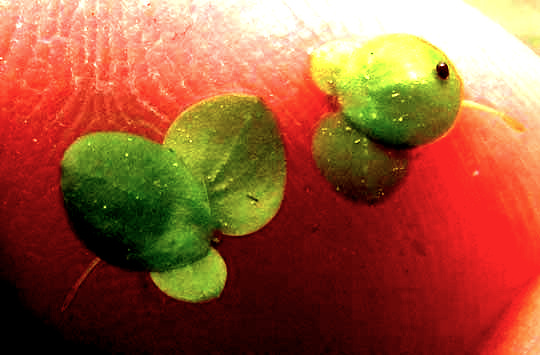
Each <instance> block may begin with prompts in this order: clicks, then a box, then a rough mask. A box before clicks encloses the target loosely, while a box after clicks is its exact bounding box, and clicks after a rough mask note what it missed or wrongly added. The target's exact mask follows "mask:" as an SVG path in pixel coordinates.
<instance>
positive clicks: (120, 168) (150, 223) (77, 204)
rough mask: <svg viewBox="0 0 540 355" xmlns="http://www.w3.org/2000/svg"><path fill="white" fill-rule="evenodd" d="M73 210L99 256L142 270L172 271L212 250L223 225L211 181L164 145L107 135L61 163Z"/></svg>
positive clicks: (73, 149) (82, 143)
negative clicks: (216, 215)
mask: <svg viewBox="0 0 540 355" xmlns="http://www.w3.org/2000/svg"><path fill="white" fill-rule="evenodd" d="M61 168H62V178H61V187H62V193H63V196H64V202H65V206H66V209H67V212H68V214H69V216H70V218H71V222H72V224H73V227H74V229H75V230H76V231H77V232H78V235H79V236H80V237H81V239H82V240H83V241H84V242H85V243H86V244H87V246H88V247H89V248H90V249H91V250H93V251H94V252H95V253H96V254H97V255H98V256H99V257H101V258H103V259H105V260H106V261H108V262H110V263H112V264H116V265H119V266H122V267H126V268H129V269H136V270H139V269H140V270H149V271H155V270H168V269H171V268H173V267H178V266H179V265H186V264H190V263H192V262H194V261H196V260H199V259H200V258H202V257H204V256H206V255H207V253H208V250H209V248H210V238H211V236H212V232H213V230H214V229H215V224H214V222H213V220H212V218H211V215H210V205H209V202H208V196H207V193H206V188H205V186H204V184H203V183H202V182H201V181H199V180H198V179H197V178H195V177H194V176H193V175H192V174H191V172H190V171H189V169H188V168H187V167H186V166H185V165H184V164H183V163H182V161H180V160H178V157H177V156H176V154H175V153H174V152H173V151H171V150H170V149H168V148H166V147H163V146H162V145H160V144H158V143H155V142H152V141H150V140H148V139H145V138H143V137H140V136H136V135H132V134H127V133H120V132H99V133H93V134H89V135H86V136H83V137H80V138H79V139H77V140H76V141H75V142H74V143H73V144H72V145H71V146H70V147H69V148H68V149H67V151H66V152H65V154H64V158H63V160H62V162H61Z"/></svg>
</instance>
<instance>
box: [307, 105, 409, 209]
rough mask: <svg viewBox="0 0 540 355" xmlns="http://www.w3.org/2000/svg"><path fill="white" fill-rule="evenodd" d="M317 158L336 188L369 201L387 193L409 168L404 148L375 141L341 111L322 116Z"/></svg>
mask: <svg viewBox="0 0 540 355" xmlns="http://www.w3.org/2000/svg"><path fill="white" fill-rule="evenodd" d="M313 158H314V159H315V162H316V163H317V166H318V167H319V169H320V170H321V172H322V173H323V175H324V177H326V179H327V180H328V181H329V182H330V183H331V184H332V185H334V186H335V188H336V190H338V191H339V192H341V193H343V194H344V195H346V196H348V197H350V198H353V199H358V198H360V199H362V200H364V201H366V202H369V203H373V202H376V201H377V200H379V199H380V198H381V197H383V196H384V195H385V194H387V193H388V192H389V191H390V190H391V189H392V187H394V186H395V185H396V184H397V183H399V181H401V179H402V178H403V177H404V176H405V174H406V171H407V159H406V157H405V153H404V152H400V151H394V150H391V149H388V148H385V147H383V146H381V145H379V144H377V143H375V142H373V141H371V140H370V139H368V138H367V137H366V136H365V135H363V134H362V133H360V132H358V131H357V130H355V129H354V128H352V127H350V126H349V125H348V124H347V123H346V121H345V119H344V116H343V115H342V114H340V113H335V114H332V115H330V116H328V117H325V118H323V119H322V120H321V122H320V124H319V127H318V129H317V131H316V133H315V136H314V139H313Z"/></svg>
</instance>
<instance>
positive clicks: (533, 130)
mask: <svg viewBox="0 0 540 355" xmlns="http://www.w3.org/2000/svg"><path fill="white" fill-rule="evenodd" d="M35 3H37V2H36V1H33V0H19V1H17V0H12V1H9V0H8V1H7V2H6V1H4V2H1V3H0V18H2V21H1V23H0V57H1V58H0V138H1V139H0V222H1V223H0V237H1V239H0V241H1V243H2V244H1V246H2V248H1V254H0V263H1V265H0V266H1V268H0V270H1V273H2V277H3V279H5V280H7V281H9V282H11V283H16V287H17V289H18V291H19V295H20V298H21V302H23V303H24V304H26V305H28V306H29V307H30V308H31V309H32V310H33V311H34V312H35V313H36V314H37V315H38V316H39V317H40V319H43V320H44V321H45V322H47V323H52V324H53V325H54V326H56V327H58V329H60V331H61V332H62V334H63V335H64V336H65V337H66V339H70V340H74V341H76V342H82V343H94V344H96V345H97V346H98V347H99V348H101V349H103V350H107V351H123V352H144V351H146V352H153V353H169V352H174V351H178V352H181V351H186V352H193V351H201V352H210V351H217V352H220V351H223V352H227V353H231V352H246V351H255V352H262V351H267V352H270V353H273V352H286V353H322V352H329V353H338V352H344V353H362V352H368V351H372V352H376V353H392V354H393V353H399V352H400V351H401V352H407V351H408V352H410V353H417V354H419V353H438V354H455V353H463V352H468V351H473V350H474V349H476V347H477V346H478V344H479V342H480V341H481V340H482V339H483V337H484V335H485V334H489V333H488V331H489V329H490V328H491V327H492V326H493V325H494V324H496V322H497V320H498V318H499V316H500V314H501V312H502V311H503V310H504V309H505V307H506V306H507V305H508V304H509V303H510V302H511V301H512V300H513V299H514V297H515V296H516V295H517V294H518V293H519V290H520V289H522V288H523V287H525V285H526V284H527V282H528V281H529V280H530V279H531V278H533V277H535V276H536V275H538V271H539V270H540V243H538V242H537V240H538V232H539V230H540V215H539V214H538V212H537V211H538V210H539V208H538V207H540V206H539V204H540V185H539V182H538V178H537V176H538V174H539V173H540V158H539V157H540V155H539V153H540V152H539V150H540V149H539V148H538V147H539V145H538V142H540V133H539V132H540V130H538V128H540V127H539V122H540V121H539V120H538V119H536V115H535V113H537V112H538V110H539V109H540V107H539V106H540V100H538V97H539V94H540V92H539V91H538V90H539V89H538V88H540V69H539V68H540V59H539V58H538V57H537V56H535V55H534V54H533V53H532V51H530V50H529V49H527V48H526V47H525V46H524V45H522V44H521V43H520V42H518V41H517V40H516V39H514V38H513V37H512V36H510V35H509V34H507V33H506V32H504V31H503V30H502V29H501V28H499V27H498V26H496V25H494V24H493V23H491V22H490V21H488V20H486V19H485V18H484V17H482V16H481V15H480V14H479V13H477V12H476V11H474V10H472V9H471V8H469V7H467V6H465V5H462V4H460V3H453V2H446V3H444V6H445V7H444V8H440V7H437V6H432V5H431V4H429V6H428V5H426V4H425V3H422V2H414V1H412V2H406V3H407V5H406V7H405V5H403V4H395V3H392V5H391V6H390V5H388V4H383V5H369V6H367V5H366V7H360V6H361V5H358V8H356V9H354V8H352V7H351V4H352V2H344V3H343V4H342V3H339V2H337V1H336V2H332V5H331V6H330V5H328V4H322V3H319V2H317V1H314V2H309V5H307V4H306V3H307V2H306V3H303V2H302V3H300V2H293V1H288V2H287V1H286V2H285V3H277V2H274V1H259V2H248V1H233V0H230V1H229V0H224V1H222V2H211V1H193V2H191V3H190V4H184V3H183V2H182V1H161V2H154V1H147V2H144V1H143V2H141V1H128V0H126V1H112V0H111V1H99V4H100V5H99V6H97V5H96V4H97V3H98V2H97V1H92V0H90V1H86V2H85V3H81V4H79V3H78V2H76V1H64V2H62V4H61V3H60V2H59V1H54V0H51V1H49V2H44V3H47V5H39V4H35ZM370 6H378V8H372V7H370ZM389 9H392V11H388V10H389ZM389 12H390V13H389ZM456 19H458V20H459V24H457V23H456ZM458 27H459V28H458ZM389 32H407V33H412V34H415V35H419V36H421V37H424V38H426V39H427V40H429V41H430V42H432V43H434V44H435V45H437V46H439V47H440V48H441V49H442V50H444V51H445V52H446V53H447V54H448V56H449V57H450V58H452V59H453V61H454V64H455V65H456V66H457V68H458V69H459V70H460V73H461V76H462V77H463V79H464V84H465V93H466V96H467V97H469V98H472V99H475V100H477V101H480V102H483V103H488V104H490V105H492V106H495V107H497V108H498V109H500V110H504V111H505V112H507V113H509V114H511V115H513V116H514V117H516V118H518V119H519V120H520V121H522V122H523V123H524V124H525V125H526V127H527V131H526V132H525V133H523V134H520V133H517V132H515V131H512V130H510V129H509V128H508V127H507V126H505V125H504V124H502V123H500V122H499V121H498V120H497V119H495V118H493V117H492V116H490V115H488V114H484V113H478V112H473V111H471V110H469V109H463V110H462V112H461V113H460V116H459V118H458V122H457V123H456V125H455V128H454V129H453V130H452V131H451V132H450V133H449V134H448V135H447V136H446V137H445V138H444V139H441V140H440V141H437V142H435V143H433V144H431V145H428V146H425V147H421V148H419V149H417V150H415V151H414V152H413V153H412V154H413V155H414V159H413V161H412V162H411V164H410V173H409V176H407V178H406V179H405V181H404V182H403V184H402V185H401V186H400V187H399V189H398V190H397V191H396V192H395V193H394V194H392V195H390V196H388V198H386V199H385V200H384V201H383V202H382V203H380V204H378V205H376V206H366V205H364V204H362V203H354V202H352V201H349V200H346V199H344V198H343V197H342V196H340V195H339V194H337V193H336V192H335V191H333V190H332V188H331V187H330V185H329V184H328V183H327V182H326V181H325V180H324V178H323V177H322V176H321V175H320V174H319V172H318V171H317V169H316V167H315V164H314V163H313V160H312V159H311V139H312V135H313V130H314V127H315V126H316V124H317V122H318V120H319V118H320V117H321V115H323V114H324V113H326V112H328V111H329V110H330V109H331V104H330V103H329V100H328V98H327V97H325V95H324V94H323V93H321V92H320V91H319V90H318V89H317V88H316V86H315V85H314V84H313V82H312V81H311V79H310V76H309V56H308V53H309V51H310V50H311V49H313V48H316V47H317V46H319V45H320V44H322V43H324V42H326V41H328V40H332V39H335V38H341V37H347V36H351V35H358V36H360V37H361V38H363V39H367V38H369V37H372V36H375V35H378V34H382V33H389ZM228 92H244V93H249V94H254V95H257V96H260V97H262V98H263V99H264V100H265V101H266V103H267V104H268V105H269V107H270V108H271V109H272V110H273V111H274V112H275V114H276V117H277V119H278V122H279V126H280V129H281V131H282V134H283V139H284V143H285V147H286V152H287V162H288V166H287V168H288V170H287V174H288V180H287V186H286V191H285V198H284V201H283V204H282V208H281V210H280V212H279V213H278V215H277V216H276V217H275V218H274V220H272V221H271V223H270V224H268V225H267V226H266V227H265V228H264V229H262V230H260V231H259V232H257V233H254V234H253V235H251V236H249V237H245V238H227V239H225V240H224V242H223V243H222V244H221V245H220V246H219V247H218V249H219V251H220V253H221V254H222V255H223V256H224V258H225V260H226V262H227V265H228V270H229V279H228V281H227V285H226V288H225V291H224V293H223V295H222V297H221V298H220V299H218V300H216V301H212V302H209V303H206V304H188V303H183V302H178V301H174V300H172V299H170V298H168V297H167V296H165V295H164V294H162V293H161V292H160V291H159V290H157V289H156V288H155V287H154V286H153V284H152V282H151V280H150V278H149V276H148V275H147V274H145V273H134V272H128V271H125V270H121V269H118V268H116V267H113V266H110V265H107V264H101V265H99V266H98V267H97V269H96V270H94V272H93V273H92V274H91V275H90V276H89V278H88V279H87V280H86V281H85V283H84V284H83V285H82V287H81V289H80V290H79V293H78V295H77V296H76V298H75V299H74V301H73V303H72V304H71V306H70V307H69V308H68V310H67V311H66V312H65V313H64V314H62V313H60V307H61V305H62V302H63V300H64V298H65V296H66V294H67V292H68V291H69V289H70V287H71V286H72V285H73V284H74V283H75V281H76V279H77V278H78V276H79V275H80V274H81V273H82V272H83V270H84V269H85V268H86V267H87V265H88V264H89V262H90V261H91V260H92V259H93V257H94V256H93V255H92V254H91V252H89V251H88V250H87V249H86V248H85V247H84V246H83V245H82V244H81V243H80V241H79V240H78V239H77V237H76V235H75V234H74V233H73V232H72V230H71V229H70V226H69V221H68V219H67V217H66V214H65V211H64V208H63V205H62V199H61V193H60V190H59V181H60V171H59V162H60V160H61V158H62V154H63V152H64V151H65V149H66V148H67V147H68V146H69V145H70V144H71V143H72V142H73V141H74V140H75V139H76V138H77V137H79V136H81V135H83V134H85V133H88V132H92V131H100V130H108V131H112V130H118V131H125V132H131V133H136V134H140V135H143V136H145V137H148V138H150V139H153V140H155V141H159V142H160V141H162V139H163V137H164V134H165V133H166V131H167V129H168V127H169V126H170V124H171V123H172V122H173V120H174V119H175V117H176V116H177V115H178V114H179V113H180V112H182V111H183V110H184V109H185V108H187V107H188V106H190V105H192V104H194V103H196V102H198V101H199V100H201V99H203V98H207V97H210V96H213V95H216V94H221V93H228ZM510 323H511V322H510ZM510 323H509V324H510Z"/></svg>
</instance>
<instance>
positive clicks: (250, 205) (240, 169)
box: [164, 94, 286, 235]
mask: <svg viewBox="0 0 540 355" xmlns="http://www.w3.org/2000/svg"><path fill="white" fill-rule="evenodd" d="M164 145H165V146H167V147H170V148H172V149H173V150H175V151H176V153H177V154H178V157H179V158H180V159H181V160H182V161H184V162H185V163H186V165H187V166H188V168H189V169H190V171H192V172H193V174H195V175H196V176H198V177H199V178H201V179H202V180H203V181H204V182H205V184H206V186H207V190H208V197H209V201H210V207H211V210H212V215H213V217H214V218H215V219H216V220H217V221H218V222H219V223H220V229H221V231H222V232H223V233H224V234H228V235H245V234H249V233H252V232H255V231H257V230H258V229H260V228H262V227H263V226H264V225H265V224H267V223H268V222H269V221H270V220H271V219H272V217H274V215H275V214H276V213H277V211H278V209H279V206H280V205H281V201H282V199H283V193H284V188H285V175H286V169H285V153H284V148H283V143H282V141H281V137H280V133H279V130H278V127H277V124H276V120H275V118H274V116H273V114H272V113H271V112H270V110H269V109H268V108H267V107H266V106H265V104H264V103H263V102H262V101H261V100H260V99H259V98H257V97H255V96H249V95H241V94H232V95H223V96H216V97H213V98H210V99H207V100H204V101H201V102H200V103H197V104H195V105H193V106H191V107H189V108H188V109H187V110H186V111H184V112H183V113H182V114H181V115H180V116H179V117H178V118H177V119H176V121H175V122H174V123H173V124H172V126H171V127H170V129H169V131H168V133H167V136H166V138H165V141H164Z"/></svg>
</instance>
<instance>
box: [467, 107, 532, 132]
mask: <svg viewBox="0 0 540 355" xmlns="http://www.w3.org/2000/svg"><path fill="white" fill-rule="evenodd" d="M461 105H463V106H464V107H469V108H473V109H477V110H480V111H484V112H488V113H491V114H493V115H496V116H498V117H500V118H501V119H502V120H503V121H504V122H505V123H506V124H507V125H508V126H509V127H510V128H512V129H514V130H516V131H518V132H525V126H524V125H523V124H522V123H521V122H519V121H518V120H516V119H515V118H513V117H511V116H509V115H507V114H506V113H504V112H501V111H497V110H495V109H494V108H491V107H489V106H486V105H482V104H480V103H478V102H475V101H471V100H463V101H462V102H461Z"/></svg>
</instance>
